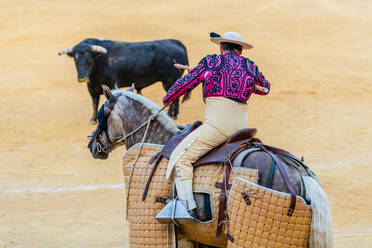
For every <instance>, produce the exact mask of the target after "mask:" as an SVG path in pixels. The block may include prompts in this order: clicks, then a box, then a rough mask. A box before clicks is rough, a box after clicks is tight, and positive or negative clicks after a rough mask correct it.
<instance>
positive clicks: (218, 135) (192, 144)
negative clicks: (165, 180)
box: [169, 123, 228, 210]
mask: <svg viewBox="0 0 372 248" xmlns="http://www.w3.org/2000/svg"><path fill="white" fill-rule="evenodd" d="M227 138H228V136H226V135H225V134H223V132H222V131H220V130H219V129H217V128H215V127H214V126H212V125H210V124H209V123H205V124H203V125H202V126H200V127H199V128H198V129H196V130H195V131H194V132H192V133H191V134H189V135H188V136H187V137H186V138H185V139H184V140H183V141H182V142H181V143H180V144H179V145H178V146H177V147H176V149H175V150H174V151H173V153H172V155H171V158H170V161H169V166H170V167H173V165H174V167H175V175H176V179H175V183H176V189H177V194H178V196H179V198H181V199H183V200H186V201H187V203H188V206H189V210H192V209H195V208H196V203H195V200H194V195H193V190H192V180H193V176H194V173H193V167H192V164H193V163H194V162H195V161H196V160H198V159H199V158H200V157H201V156H203V155H204V154H206V153H207V152H209V151H210V150H211V149H213V148H214V147H217V146H219V145H220V144H222V143H223V142H225V141H226V139H227Z"/></svg>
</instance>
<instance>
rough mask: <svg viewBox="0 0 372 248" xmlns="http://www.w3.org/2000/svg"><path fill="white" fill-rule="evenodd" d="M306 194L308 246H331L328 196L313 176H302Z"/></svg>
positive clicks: (316, 247)
mask: <svg viewBox="0 0 372 248" xmlns="http://www.w3.org/2000/svg"><path fill="white" fill-rule="evenodd" d="M303 178H304V183H305V188H306V196H307V198H309V199H310V200H311V204H310V206H311V211H312V220H311V227H310V237H309V247H310V248H332V247H333V232H332V215H331V208H330V206H329V202H328V197H327V195H326V193H325V191H324V190H323V189H322V187H321V186H320V184H319V182H318V181H316V180H315V179H314V178H311V177H308V176H304V177H303Z"/></svg>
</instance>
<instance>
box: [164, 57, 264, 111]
mask: <svg viewBox="0 0 372 248" xmlns="http://www.w3.org/2000/svg"><path fill="white" fill-rule="evenodd" d="M201 82H204V83H203V97H204V98H207V97H211V96H222V97H226V98H230V99H232V100H235V101H237V102H242V103H246V102H247V100H248V99H249V97H250V96H251V94H252V93H255V94H259V95H266V94H268V93H264V92H261V91H256V90H255V85H259V86H263V87H265V88H268V89H270V83H269V82H268V81H267V80H266V79H265V77H264V76H263V75H262V73H261V72H260V71H259V70H258V68H257V66H256V65H255V64H254V62H253V61H251V60H249V59H247V58H244V57H242V56H239V55H238V54H236V53H234V52H228V53H225V54H223V55H216V54H214V55H208V56H206V57H204V58H203V59H202V60H201V61H200V62H199V64H198V66H196V67H195V68H193V69H192V70H191V71H190V73H189V74H187V75H185V76H184V77H182V78H180V79H178V80H177V81H176V82H175V83H174V84H173V86H172V87H171V88H170V89H169V90H168V93H167V95H166V96H165V97H164V99H163V103H165V104H168V103H170V102H172V101H174V100H175V99H177V98H179V97H180V96H182V95H184V94H186V93H187V92H190V91H191V90H192V89H194V88H195V87H196V86H198V85H199V84H200V83H201Z"/></svg>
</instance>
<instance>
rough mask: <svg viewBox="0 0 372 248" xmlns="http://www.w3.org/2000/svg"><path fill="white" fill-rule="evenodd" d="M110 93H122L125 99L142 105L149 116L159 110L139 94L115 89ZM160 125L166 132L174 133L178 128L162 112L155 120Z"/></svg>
mask: <svg viewBox="0 0 372 248" xmlns="http://www.w3.org/2000/svg"><path fill="white" fill-rule="evenodd" d="M112 93H113V94H114V95H116V94H119V93H122V94H123V96H126V97H127V98H129V99H131V100H133V101H135V102H138V103H139V104H141V105H143V106H144V107H145V108H146V109H148V110H149V111H150V113H151V114H156V113H157V112H158V111H159V110H160V107H159V106H158V105H156V104H155V103H154V102H152V101H151V100H150V99H148V98H146V97H144V96H141V95H139V94H136V93H133V92H131V91H128V90H119V89H115V90H112ZM156 119H157V120H158V121H159V122H160V124H162V125H163V126H164V127H165V128H166V129H167V130H169V131H171V132H174V133H176V132H177V131H178V128H177V126H176V124H174V122H173V120H172V119H171V118H170V117H169V116H168V115H167V114H165V113H164V112H160V113H159V114H158V116H157V118H156Z"/></svg>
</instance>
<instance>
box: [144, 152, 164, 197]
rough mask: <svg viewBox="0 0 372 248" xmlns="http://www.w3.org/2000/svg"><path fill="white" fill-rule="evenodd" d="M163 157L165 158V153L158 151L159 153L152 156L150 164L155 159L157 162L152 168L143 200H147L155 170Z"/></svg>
mask: <svg viewBox="0 0 372 248" xmlns="http://www.w3.org/2000/svg"><path fill="white" fill-rule="evenodd" d="M162 158H163V155H162V154H161V153H160V152H158V153H157V154H155V156H153V157H152V158H151V160H150V162H149V164H152V163H153V162H154V161H155V164H154V166H153V167H152V170H151V173H150V175H149V178H148V179H147V183H146V186H145V189H144V191H143V194H142V201H145V200H146V196H147V192H148V191H149V188H150V183H151V180H152V177H153V176H154V174H155V171H156V168H157V167H158V165H159V163H160V160H161V159H162Z"/></svg>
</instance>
